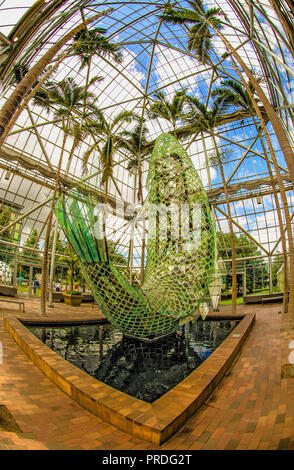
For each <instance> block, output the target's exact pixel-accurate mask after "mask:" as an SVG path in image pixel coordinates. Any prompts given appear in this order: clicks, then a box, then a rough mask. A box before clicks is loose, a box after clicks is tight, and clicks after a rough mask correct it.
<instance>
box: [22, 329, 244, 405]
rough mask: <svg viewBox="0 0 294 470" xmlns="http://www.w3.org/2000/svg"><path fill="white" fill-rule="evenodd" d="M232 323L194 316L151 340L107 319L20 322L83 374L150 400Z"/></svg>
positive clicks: (194, 363) (182, 374) (179, 377)
mask: <svg viewBox="0 0 294 470" xmlns="http://www.w3.org/2000/svg"><path fill="white" fill-rule="evenodd" d="M237 324H238V320H205V321H202V320H198V321H197V322H195V323H188V324H186V325H185V327H182V328H181V329H180V330H179V331H178V332H177V333H176V334H174V335H172V336H169V337H166V338H164V339H161V340H159V341H157V342H154V343H146V342H142V341H138V340H135V339H131V338H126V337H123V335H122V333H120V332H119V331H118V330H117V329H115V328H114V327H113V326H112V325H110V324H108V323H107V324H94V325H78V326H77V325H72V326H58V327H56V326H54V327H51V326H46V327H40V326H28V325H26V326H27V328H28V329H29V330H30V331H31V332H32V333H34V334H35V335H36V336H37V337H38V338H39V339H41V341H43V342H44V343H45V344H46V345H47V346H49V347H50V348H51V349H53V350H54V351H55V352H56V353H57V354H59V355H60V356H61V357H63V358H64V359H66V360H67V361H69V362H71V363H72V364H74V365H75V366H77V367H79V368H80V369H82V370H84V371H85V372H87V373H88V374H90V375H92V376H93V377H96V378H97V379H98V380H101V381H102V382H104V383H106V384H108V385H110V386H111V387H114V388H116V389H118V390H121V391H122V392H124V393H127V394H129V395H132V396H133V397H136V398H139V399H141V400H144V401H146V402H149V403H152V402H153V401H154V400H156V399H157V398H159V397H161V396H162V395H163V394H164V393H166V392H168V390H170V389H171V388H173V387H174V386H175V385H177V384H178V383H179V382H181V381H182V380H183V379H184V378H185V377H187V375H189V374H190V373H191V372H192V371H193V370H194V369H196V368H197V367H198V366H199V365H200V364H201V363H202V362H203V361H205V359H206V358H207V357H208V356H210V354H212V353H213V351H214V350H215V349H216V348H217V347H218V346H219V345H220V344H221V343H222V341H223V340H224V339H225V338H226V337H227V336H228V335H229V334H230V332H231V331H232V330H233V329H234V328H235V326H236V325H237Z"/></svg>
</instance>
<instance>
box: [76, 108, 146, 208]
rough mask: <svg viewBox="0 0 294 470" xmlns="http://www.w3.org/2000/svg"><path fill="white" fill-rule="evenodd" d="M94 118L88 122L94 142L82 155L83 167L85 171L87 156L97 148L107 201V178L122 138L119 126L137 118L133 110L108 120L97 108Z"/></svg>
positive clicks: (110, 174)
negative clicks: (94, 119)
mask: <svg viewBox="0 0 294 470" xmlns="http://www.w3.org/2000/svg"><path fill="white" fill-rule="evenodd" d="M96 119H97V122H95V123H90V124H89V129H90V132H91V136H92V138H93V140H94V142H93V144H92V145H90V147H89V148H88V150H87V151H86V152H85V153H84V155H83V167H84V172H86V171H87V165H88V162H89V158H90V156H91V155H92V153H93V152H94V151H95V150H97V151H98V153H99V157H100V164H101V168H102V178H101V183H102V184H103V185H104V201H105V203H107V200H108V186H109V179H110V178H111V179H113V165H114V155H115V153H116V152H117V151H118V149H119V148H120V144H121V140H122V139H121V136H120V135H119V128H120V127H121V126H122V125H123V124H130V123H131V122H132V121H133V120H134V119H138V116H137V115H136V114H135V113H134V112H133V111H121V112H120V113H118V114H117V115H116V116H114V118H113V119H112V120H110V119H107V118H106V117H105V116H104V114H103V113H102V112H101V111H100V110H98V109H97V110H96Z"/></svg>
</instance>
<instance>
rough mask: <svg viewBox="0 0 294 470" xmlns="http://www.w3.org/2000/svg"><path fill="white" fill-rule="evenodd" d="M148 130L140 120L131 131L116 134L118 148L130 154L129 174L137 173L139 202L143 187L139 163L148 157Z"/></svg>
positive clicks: (143, 121)
mask: <svg viewBox="0 0 294 470" xmlns="http://www.w3.org/2000/svg"><path fill="white" fill-rule="evenodd" d="M148 134H149V130H148V128H147V126H146V124H145V119H144V118H140V119H139V120H138V123H137V124H136V126H135V127H134V128H133V129H132V130H131V131H129V130H123V131H121V132H119V133H118V142H117V144H118V146H119V147H120V148H121V149H125V150H127V151H128V152H129V154H130V156H131V157H130V160H129V163H128V170H129V171H130V172H134V171H137V173H138V195H137V198H138V200H139V201H141V202H142V201H143V187H142V167H141V162H142V160H145V158H147V157H148V155H150V149H149V147H148V146H147V144H148V141H147V135H148Z"/></svg>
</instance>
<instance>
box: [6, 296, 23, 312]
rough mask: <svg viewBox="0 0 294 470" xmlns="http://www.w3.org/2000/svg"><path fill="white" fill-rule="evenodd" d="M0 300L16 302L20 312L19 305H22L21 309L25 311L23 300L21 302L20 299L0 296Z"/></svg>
mask: <svg viewBox="0 0 294 470" xmlns="http://www.w3.org/2000/svg"><path fill="white" fill-rule="evenodd" d="M0 302H9V303H14V304H18V306H19V311H20V312H21V306H22V311H23V312H24V311H25V307H24V302H23V301H22V300H16V299H5V298H2V297H0Z"/></svg>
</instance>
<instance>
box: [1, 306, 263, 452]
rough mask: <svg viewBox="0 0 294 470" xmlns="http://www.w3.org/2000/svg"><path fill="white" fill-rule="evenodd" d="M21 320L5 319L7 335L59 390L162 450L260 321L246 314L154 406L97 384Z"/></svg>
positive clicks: (204, 397) (209, 391)
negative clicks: (193, 368) (198, 364)
mask: <svg viewBox="0 0 294 470" xmlns="http://www.w3.org/2000/svg"><path fill="white" fill-rule="evenodd" d="M18 318H19V316H18V317H16V316H12V315H5V314H3V322H4V326H5V328H6V330H7V331H8V332H9V333H10V334H11V336H12V337H13V338H14V340H15V341H16V343H17V344H18V345H19V346H20V347H21V348H22V349H23V351H24V352H25V353H26V354H27V355H28V357H29V358H30V359H31V360H32V361H33V363H34V364H35V365H36V366H37V367H38V368H39V369H40V370H41V371H42V372H43V373H44V374H45V375H46V376H47V377H48V378H49V379H50V380H51V381H52V382H53V383H54V384H55V385H57V386H58V387H59V388H60V389H61V390H62V391H64V392H65V393H66V394H67V395H69V396H70V397H71V398H72V399H73V400H75V401H76V402H77V403H79V404H80V405H81V406H83V407H84V408H86V409H87V410H88V411H90V412H92V413H93V414H95V415H96V416H98V417H99V418H101V419H102V420H104V421H106V422H108V423H110V424H112V425H114V426H116V427H118V428H119V429H121V430H122V431H124V432H127V433H129V434H132V435H134V436H136V437H138V438H140V439H144V440H146V441H149V442H152V443H154V444H157V445H160V444H163V443H164V442H165V441H166V440H167V439H169V438H170V437H171V436H172V435H173V434H175V433H176V432H177V431H178V430H179V429H180V428H181V426H182V425H183V424H184V423H185V422H186V421H187V420H188V419H189V418H190V417H191V416H192V415H193V414H195V412H196V411H197V410H198V409H199V408H200V406H201V405H202V404H203V403H204V401H205V400H206V399H207V398H208V397H209V395H210V394H211V393H212V391H213V390H214V389H215V387H216V386H217V385H218V384H219V382H220V381H221V379H222V377H223V376H224V375H225V373H226V372H227V371H228V369H229V368H230V366H231V365H232V363H233V361H234V359H235V358H236V356H237V354H238V352H239V351H240V349H241V347H242V345H243V343H244V341H245V340H246V338H247V336H248V334H249V332H250V330H251V328H252V326H253V324H254V322H255V314H247V315H245V316H244V318H243V319H242V320H241V321H240V323H239V325H238V326H237V327H236V328H235V329H234V330H233V331H232V332H231V334H230V335H229V336H228V337H227V338H226V339H225V340H224V341H223V343H222V344H221V345H220V346H219V347H218V348H217V349H216V350H215V351H214V352H213V354H211V355H210V356H209V357H208V358H207V359H206V360H205V361H204V362H203V363H202V364H201V365H200V366H199V367H198V368H197V369H195V371H193V372H192V373H191V374H190V375H189V376H188V377H186V378H185V379H184V380H183V381H182V382H180V383H179V384H178V385H176V386H175V387H174V388H173V389H171V390H170V391H169V392H167V393H166V394H165V395H163V396H162V397H160V398H158V399H157V400H156V401H154V402H153V403H152V404H150V403H146V402H144V401H142V400H138V399H136V398H134V397H131V396H129V395H127V394H125V393H123V392H120V391H118V390H116V389H114V388H112V387H110V386H108V385H106V384H104V383H102V382H100V381H98V380H97V379H95V378H93V377H91V376H90V375H88V374H87V373H86V372H84V371H82V370H80V369H79V368H78V367H76V366H74V365H73V364H71V363H69V362H67V361H66V360H65V359H63V358H62V357H60V356H59V355H58V354H57V353H55V352H54V351H52V350H51V349H50V348H49V347H48V346H46V345H45V344H43V343H42V342H41V341H40V340H39V339H38V338H36V337H35V336H34V335H33V334H32V333H31V332H30V331H28V330H27V329H26V328H25V326H23V325H22V323H21V322H20V321H19V319H18ZM224 319H225V317H224Z"/></svg>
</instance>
